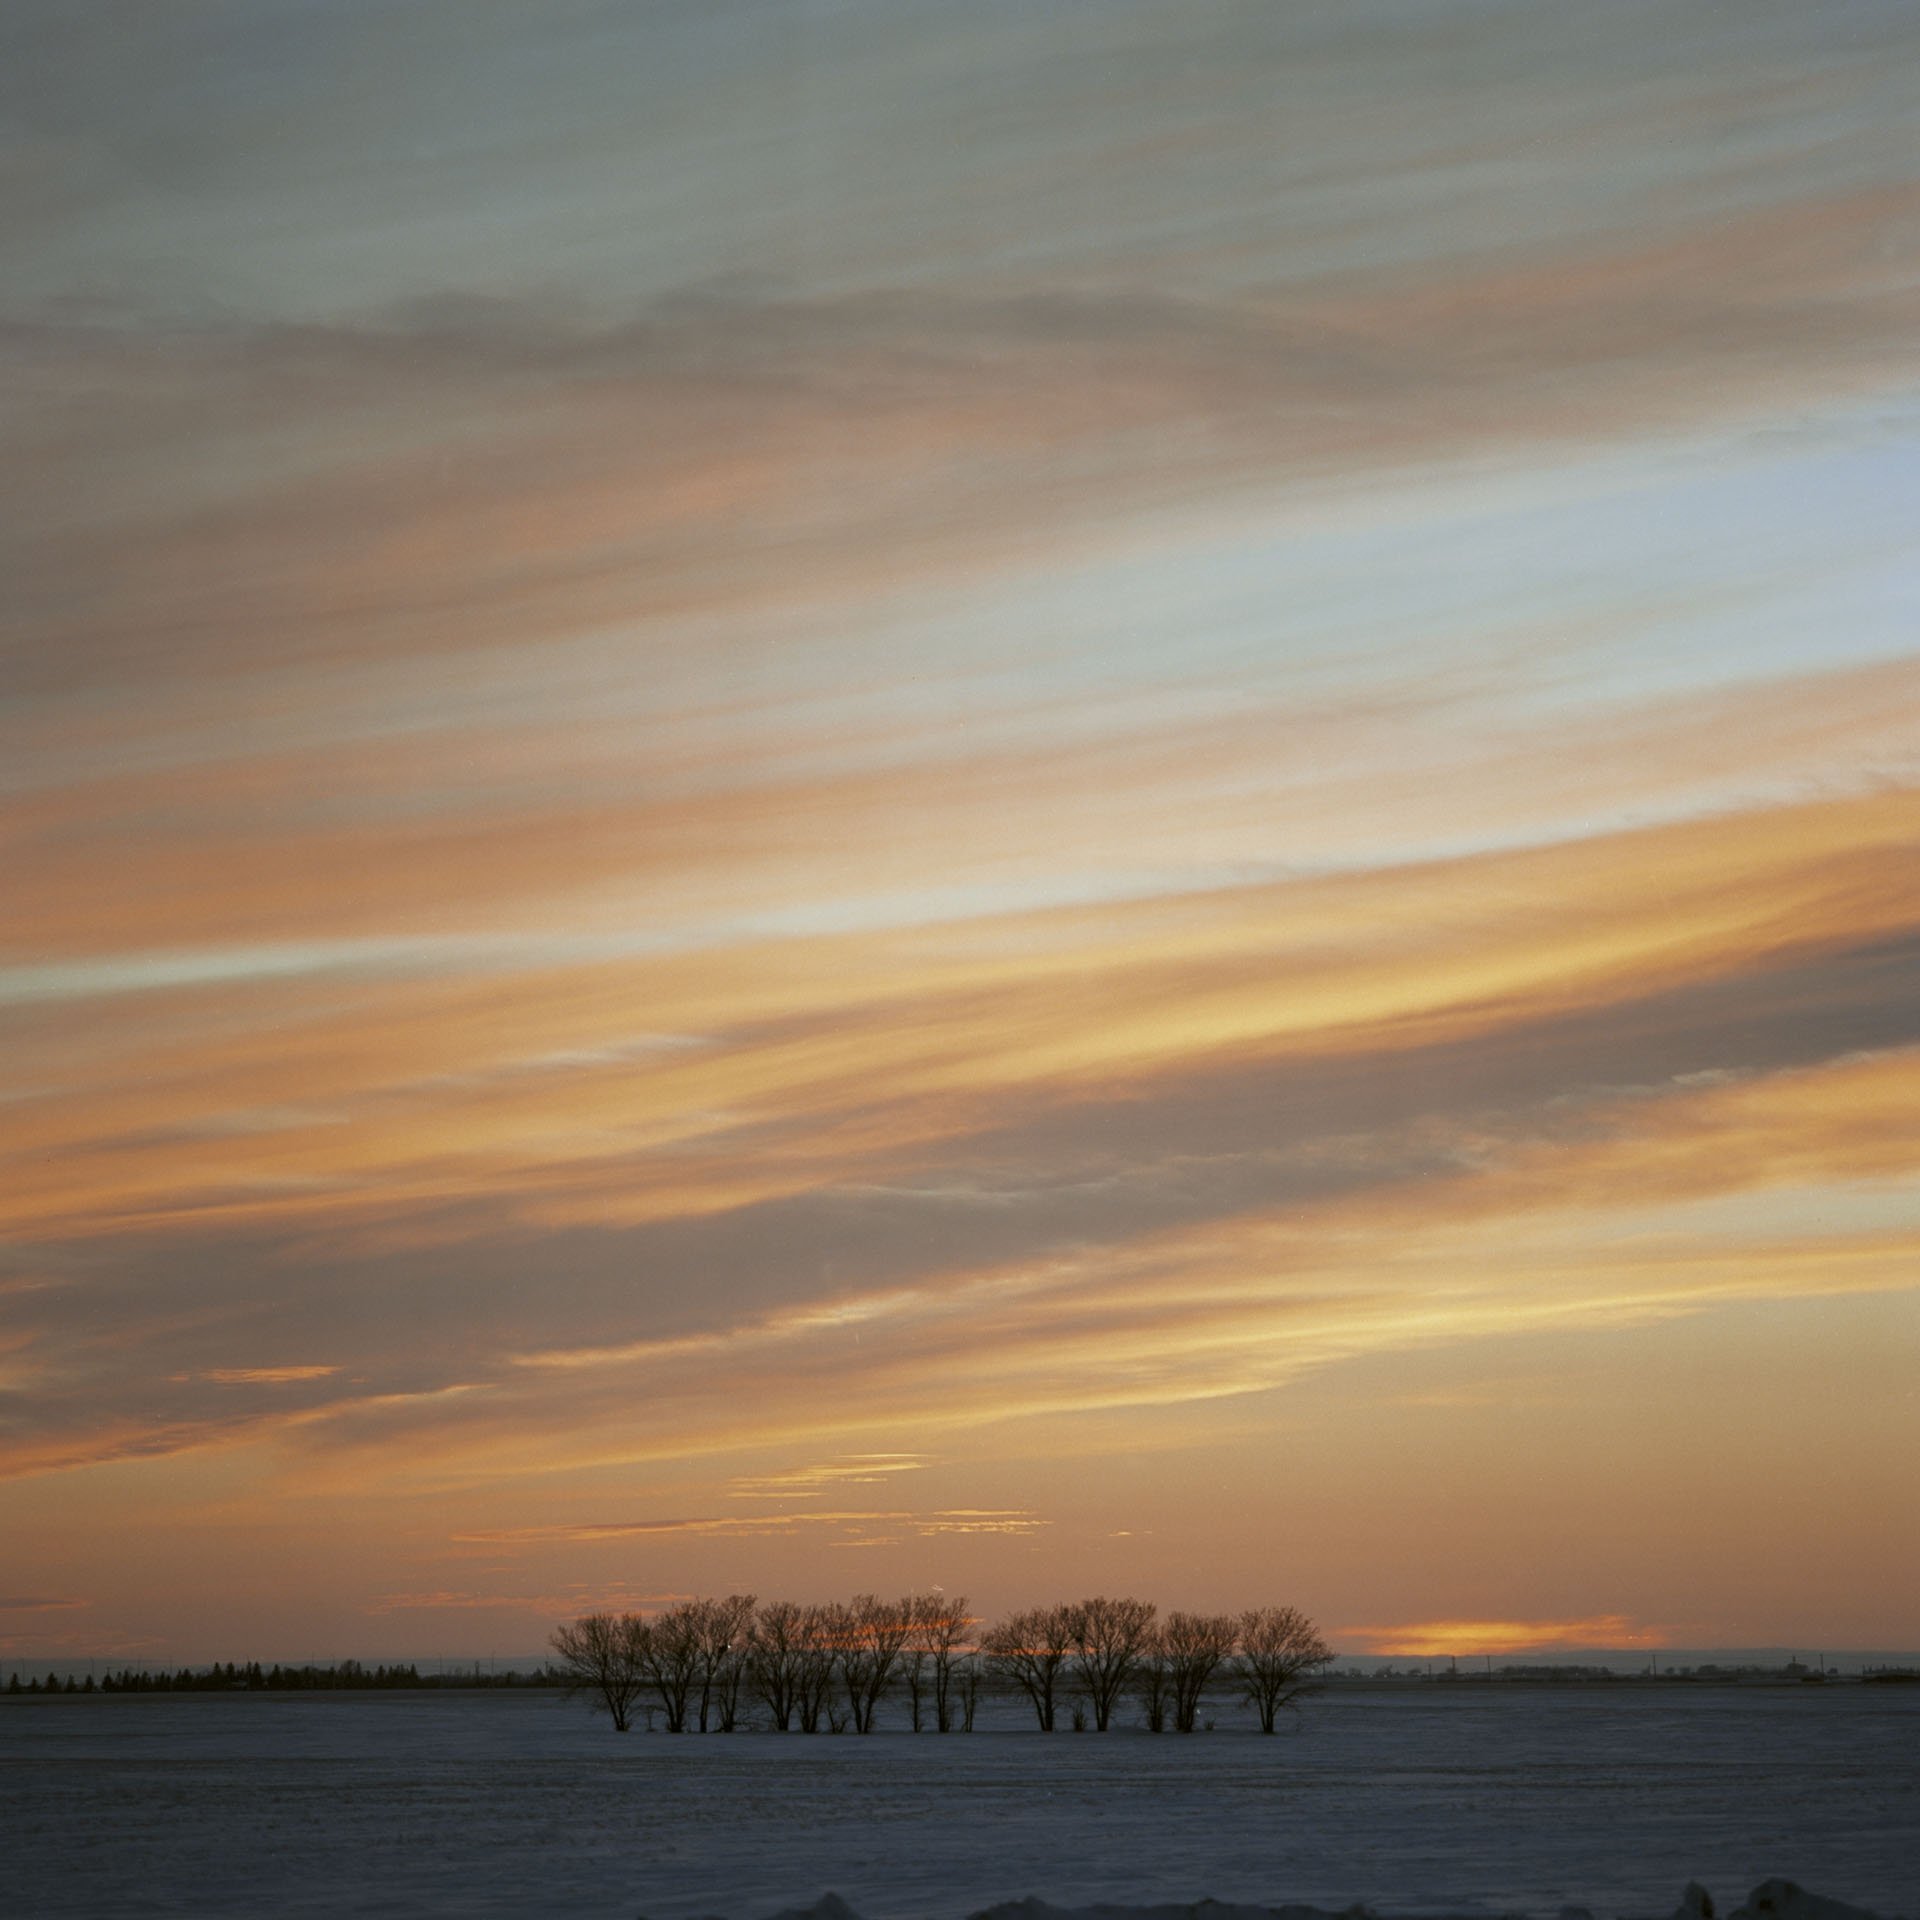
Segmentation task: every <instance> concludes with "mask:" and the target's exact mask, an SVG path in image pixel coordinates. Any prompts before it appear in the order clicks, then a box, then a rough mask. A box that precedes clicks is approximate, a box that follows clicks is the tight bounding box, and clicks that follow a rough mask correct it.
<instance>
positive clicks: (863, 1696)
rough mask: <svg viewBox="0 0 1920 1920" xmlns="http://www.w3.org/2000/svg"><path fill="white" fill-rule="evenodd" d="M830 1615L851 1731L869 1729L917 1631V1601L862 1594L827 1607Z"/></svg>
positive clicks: (835, 1652)
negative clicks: (845, 1604) (915, 1603)
mask: <svg viewBox="0 0 1920 1920" xmlns="http://www.w3.org/2000/svg"><path fill="white" fill-rule="evenodd" d="M828 1613H829V1616H830V1619H831V1623H832V1637H833V1643H834V1654H835V1657H836V1659H837V1661H838V1663H839V1668H840V1685H841V1688H842V1690H843V1691H844V1692H845V1694H846V1696H847V1712H848V1716H849V1718H850V1719H851V1721H852V1724H853V1730H854V1732H855V1733H871V1732H872V1731H873V1719H874V1714H875V1713H876V1711H877V1710H878V1708H879V1705H880V1701H881V1699H882V1697H883V1696H884V1695H885V1693H886V1690H887V1688H888V1686H889V1685H890V1684H891V1683H892V1680H893V1675H894V1669H895V1667H896V1666H897V1665H898V1664H899V1660H900V1655H901V1652H902V1650H903V1649H904V1648H905V1646H906V1644H907V1641H908V1639H909V1638H910V1637H911V1635H912V1633H913V1617H914V1605H913V1601H912V1599H911V1597H909V1598H907V1599H905V1600H881V1599H879V1598H877V1597H876V1596H875V1595H873V1594H871V1593H863V1594H860V1595H858V1596H856V1597H855V1599H854V1600H853V1602H852V1603H851V1604H850V1605H848V1606H843V1607H832V1608H829V1609H828Z"/></svg>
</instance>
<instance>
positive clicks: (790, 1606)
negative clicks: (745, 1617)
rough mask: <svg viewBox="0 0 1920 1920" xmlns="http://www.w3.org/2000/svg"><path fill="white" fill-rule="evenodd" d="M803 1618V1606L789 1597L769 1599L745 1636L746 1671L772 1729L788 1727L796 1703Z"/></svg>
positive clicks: (803, 1639)
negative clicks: (746, 1642)
mask: <svg viewBox="0 0 1920 1920" xmlns="http://www.w3.org/2000/svg"><path fill="white" fill-rule="evenodd" d="M806 1620H807V1615H806V1609H805V1608H804V1607H800V1606H796V1605H795V1604H794V1602H793V1601H791V1600H770V1601H768V1602H767V1604H766V1605H765V1606H764V1607H762V1608H761V1609H760V1613H759V1616H758V1618H757V1619H756V1620H755V1621H754V1623H753V1629H752V1632H751V1634H750V1636H749V1639H748V1644H747V1663H746V1664H747V1671H748V1674H749V1676H750V1678H751V1682H752V1686H753V1691H754V1693H755V1694H756V1695H757V1696H758V1697H759V1699H760V1700H761V1702H762V1703H763V1704H764V1705H765V1707H766V1709H767V1712H768V1714H769V1715H771V1716H772V1719H773V1726H774V1731H775V1732H776V1733H786V1732H789V1731H790V1730H791V1729H792V1726H793V1715H794V1710H795V1708H796V1707H798V1705H799V1704H800V1698H799V1696H800V1685H801V1675H802V1667H803V1664H804V1662H805V1660H806V1657H807V1646H806Z"/></svg>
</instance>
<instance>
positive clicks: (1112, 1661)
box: [1071, 1599, 1155, 1733]
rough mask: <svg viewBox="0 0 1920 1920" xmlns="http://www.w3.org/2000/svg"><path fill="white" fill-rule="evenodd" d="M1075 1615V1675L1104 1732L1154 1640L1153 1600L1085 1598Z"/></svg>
mask: <svg viewBox="0 0 1920 1920" xmlns="http://www.w3.org/2000/svg"><path fill="white" fill-rule="evenodd" d="M1071 1611H1072V1614H1073V1677H1074V1679H1075V1680H1076V1681H1077V1682H1078V1683H1079V1686H1080V1691H1081V1692H1082V1693H1084V1694H1085V1695H1086V1697H1087V1704H1088V1705H1089V1706H1090V1707H1092V1709H1093V1725H1094V1730H1095V1731H1096V1732H1098V1733H1105V1732H1106V1730H1107V1725H1108V1723H1109V1721H1111V1720H1112V1718H1113V1709H1114V1704H1115V1702H1117V1701H1118V1700H1119V1698H1120V1694H1121V1691H1122V1689H1123V1688H1124V1687H1125V1686H1126V1684H1127V1682H1128V1681H1129V1680H1130V1679H1131V1678H1132V1677H1133V1670H1134V1669H1135V1668H1136V1667H1137V1666H1138V1665H1139V1664H1140V1656H1141V1654H1142V1653H1143V1652H1144V1651H1145V1650H1146V1648H1147V1646H1148V1645H1149V1644H1150V1642H1151V1641H1152V1639H1153V1616H1154V1612H1155V1608H1154V1605H1153V1602H1152V1601H1150V1600H1107V1599H1097V1600H1082V1601H1081V1602H1080V1604H1079V1605H1078V1606H1077V1607H1074V1608H1073V1609H1072V1610H1071Z"/></svg>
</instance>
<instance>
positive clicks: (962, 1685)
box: [953, 1653, 986, 1733]
mask: <svg viewBox="0 0 1920 1920" xmlns="http://www.w3.org/2000/svg"><path fill="white" fill-rule="evenodd" d="M985 1678H986V1662H985V1661H984V1660H983V1659H982V1658H981V1656H980V1655H979V1654H978V1653H964V1654H962V1655H961V1656H960V1657H959V1659H957V1660H956V1661H955V1662H954V1666H953V1692H954V1695H955V1697H956V1698H957V1699H958V1701H959V1703H960V1731H961V1732H962V1733H971V1732H972V1731H973V1716H974V1714H975V1713H976V1712H978V1711H979V1707H980V1686H981V1683H982V1681H983V1680H984V1679H985Z"/></svg>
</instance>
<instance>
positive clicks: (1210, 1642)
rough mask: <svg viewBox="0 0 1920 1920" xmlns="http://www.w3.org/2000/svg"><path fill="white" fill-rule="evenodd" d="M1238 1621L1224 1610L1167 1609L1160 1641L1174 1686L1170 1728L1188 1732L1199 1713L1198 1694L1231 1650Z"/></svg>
mask: <svg viewBox="0 0 1920 1920" xmlns="http://www.w3.org/2000/svg"><path fill="white" fill-rule="evenodd" d="M1239 1624H1240V1623H1239V1622H1238V1621H1237V1620H1235V1619H1234V1618H1233V1616H1232V1615H1231V1614H1225V1613H1170V1614H1168V1615H1167V1624H1166V1625H1165V1626H1164V1627H1163V1628H1162V1629H1161V1632H1160V1644H1161V1646H1162V1648H1163V1649H1164V1651H1165V1654H1166V1660H1167V1678H1168V1681H1169V1682H1170V1684H1171V1686H1172V1690H1173V1730H1174V1732H1176V1733H1191V1732H1192V1731H1193V1729H1194V1726H1195V1723H1196V1722H1197V1721H1198V1719H1199V1717H1200V1696H1201V1695H1202V1694H1203V1693H1204V1692H1205V1691H1206V1689H1207V1682H1208V1681H1209V1680H1211V1679H1212V1678H1213V1676H1214V1674H1215V1673H1216V1672H1217V1671H1218V1669H1219V1666H1220V1663H1221V1662H1222V1661H1223V1660H1225V1659H1226V1658H1227V1657H1228V1655H1230V1654H1231V1653H1232V1652H1233V1646H1234V1641H1235V1640H1236V1639H1237V1638H1238V1636H1239Z"/></svg>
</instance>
